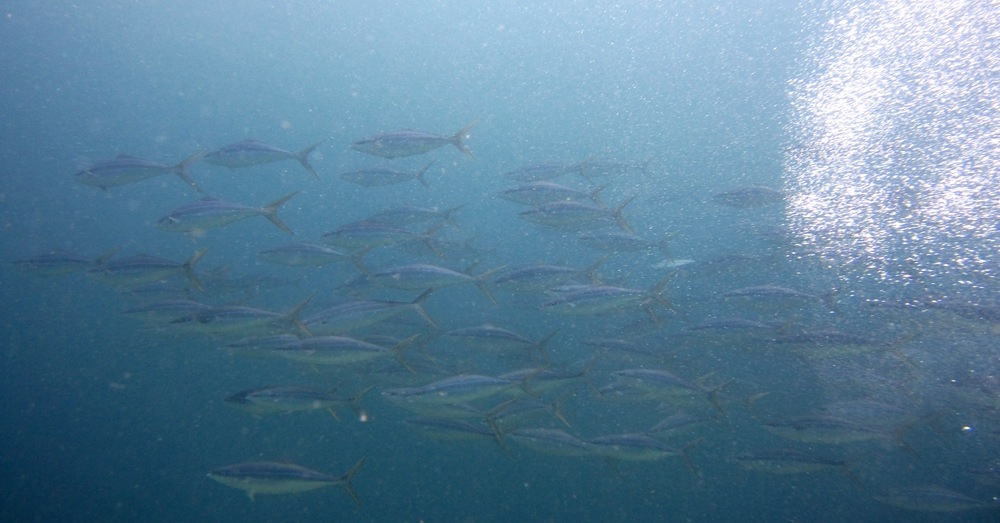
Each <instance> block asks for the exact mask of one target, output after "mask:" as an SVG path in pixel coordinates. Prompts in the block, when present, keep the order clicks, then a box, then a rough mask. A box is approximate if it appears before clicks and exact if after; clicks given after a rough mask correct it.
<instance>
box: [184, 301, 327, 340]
mask: <svg viewBox="0 0 1000 523" xmlns="http://www.w3.org/2000/svg"><path fill="white" fill-rule="evenodd" d="M310 300H312V296H310V297H308V298H306V299H305V300H304V301H302V302H301V303H299V304H298V305H296V306H295V307H293V308H292V309H291V310H290V311H288V312H286V313H280V312H273V311H268V310H264V309H257V308H254V307H244V306H242V305H223V306H221V307H210V308H208V309H203V310H199V311H196V312H195V313H193V314H189V315H187V316H182V317H180V318H177V319H175V320H172V321H171V322H170V323H169V324H168V325H170V326H173V327H179V328H185V329H191V330H193V331H195V332H201V333H204V334H212V335H220V334H232V333H240V334H249V333H253V332H257V331H261V330H268V329H278V330H286V329H288V328H291V327H298V328H299V330H301V331H302V332H304V333H305V334H306V335H309V334H310V332H309V329H307V328H306V326H305V325H303V324H302V322H301V321H299V319H298V317H299V313H300V312H302V309H304V308H305V307H306V305H308V304H309V301H310Z"/></svg>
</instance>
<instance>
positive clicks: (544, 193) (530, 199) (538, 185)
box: [497, 181, 607, 205]
mask: <svg viewBox="0 0 1000 523" xmlns="http://www.w3.org/2000/svg"><path fill="white" fill-rule="evenodd" d="M605 187H607V186H601V187H598V188H597V189H594V190H593V191H590V192H586V191H580V190H577V189H573V188H571V187H566V186H565V185H559V184H557V183H553V182H549V181H540V182H530V183H526V184H523V185H518V186H517V187H513V188H511V189H506V190H504V191H501V192H500V193H498V194H497V196H499V197H500V198H503V199H504V200H507V201H511V202H514V203H521V204H524V205H542V204H544V203H552V202H559V201H565V200H584V199H589V200H592V201H593V202H594V203H597V204H600V200H599V199H598V198H599V195H600V194H601V191H602V190H603V189H604V188H605Z"/></svg>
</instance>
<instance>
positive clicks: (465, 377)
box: [382, 374, 520, 405]
mask: <svg viewBox="0 0 1000 523" xmlns="http://www.w3.org/2000/svg"><path fill="white" fill-rule="evenodd" d="M518 385H520V382H518V381H511V380H506V379H503V378H495V377H492V376H483V375H480V374H460V375H458V376H451V377H449V378H444V379H442V380H438V381H435V382H433V383H429V384H427V385H424V386H422V387H406V388H399V389H388V390H384V391H382V396H383V397H384V398H386V399H387V400H389V401H391V402H393V403H396V404H397V405H402V404H405V403H417V404H423V405H456V404H459V403H468V402H471V401H476V400H480V399H483V398H488V397H490V396H493V395H496V394H499V393H501V392H503V391H505V390H507V389H511V388H514V387H517V386H518Z"/></svg>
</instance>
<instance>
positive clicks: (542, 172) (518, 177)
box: [503, 162, 591, 183]
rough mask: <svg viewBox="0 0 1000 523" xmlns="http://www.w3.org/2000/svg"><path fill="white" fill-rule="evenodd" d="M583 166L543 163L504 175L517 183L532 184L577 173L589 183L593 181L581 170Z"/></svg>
mask: <svg viewBox="0 0 1000 523" xmlns="http://www.w3.org/2000/svg"><path fill="white" fill-rule="evenodd" d="M581 165H582V164H576V165H565V164H560V163H553V162H543V163H537V164H534V165H527V166H525V167H520V168H518V169H514V170H513V171H509V172H506V173H504V175H503V177H504V178H506V179H508V180H512V181H515V182H525V183H532V182H543V181H548V180H554V179H556V178H558V177H560V176H563V175H565V174H570V173H576V174H579V175H580V176H583V177H584V178H585V179H586V180H587V181H588V182H589V181H591V180H590V178H587V175H586V174H584V172H583V170H582V169H581V168H580V166H581Z"/></svg>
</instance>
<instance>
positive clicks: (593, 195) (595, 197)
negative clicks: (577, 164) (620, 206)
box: [581, 167, 608, 207]
mask: <svg viewBox="0 0 1000 523" xmlns="http://www.w3.org/2000/svg"><path fill="white" fill-rule="evenodd" d="M581 168H582V167H581ZM607 187H608V184H604V185H602V186H600V187H598V188H596V189H594V190H593V191H590V195H589V196H588V197H589V198H590V200H591V201H593V202H594V203H596V204H597V205H600V206H602V207H603V206H604V204H603V203H601V191H603V190H604V189H606V188H607Z"/></svg>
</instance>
